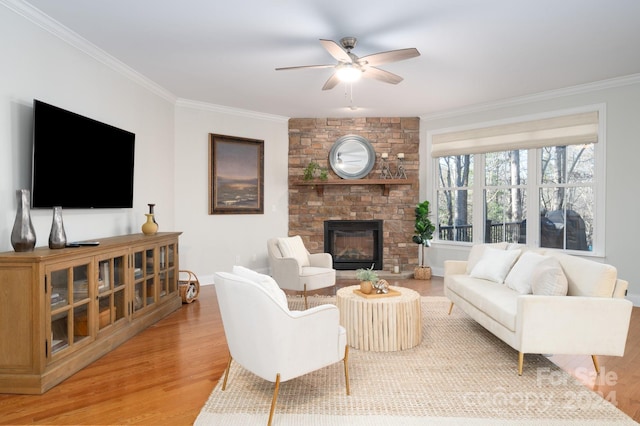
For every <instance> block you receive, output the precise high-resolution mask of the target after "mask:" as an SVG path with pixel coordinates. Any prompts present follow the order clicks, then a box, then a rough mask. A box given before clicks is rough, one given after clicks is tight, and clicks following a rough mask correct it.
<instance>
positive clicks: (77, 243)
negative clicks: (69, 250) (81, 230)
mask: <svg viewBox="0 0 640 426" xmlns="http://www.w3.org/2000/svg"><path fill="white" fill-rule="evenodd" d="M99 245H100V241H74V242H72V243H68V244H67V247H80V246H99Z"/></svg>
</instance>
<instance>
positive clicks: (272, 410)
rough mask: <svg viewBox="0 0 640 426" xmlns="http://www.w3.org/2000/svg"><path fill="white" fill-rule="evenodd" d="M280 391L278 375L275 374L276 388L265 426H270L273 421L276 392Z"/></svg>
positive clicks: (276, 398)
mask: <svg viewBox="0 0 640 426" xmlns="http://www.w3.org/2000/svg"><path fill="white" fill-rule="evenodd" d="M279 390H280V373H278V374H276V387H275V389H274V390H273V399H272V400H271V411H269V422H268V423H267V426H271V422H272V421H273V412H274V411H275V410H276V401H277V400H278V391H279Z"/></svg>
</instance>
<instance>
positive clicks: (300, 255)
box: [278, 235, 310, 267]
mask: <svg viewBox="0 0 640 426" xmlns="http://www.w3.org/2000/svg"><path fill="white" fill-rule="evenodd" d="M278 248H279V249H280V253H281V254H282V257H290V258H293V259H296V260H297V261H298V265H300V267H303V266H309V265H310V263H309V252H308V251H307V249H306V247H305V246H304V242H303V241H302V238H301V237H300V235H296V236H295V237H284V238H278Z"/></svg>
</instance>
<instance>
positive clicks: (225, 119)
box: [175, 101, 289, 284]
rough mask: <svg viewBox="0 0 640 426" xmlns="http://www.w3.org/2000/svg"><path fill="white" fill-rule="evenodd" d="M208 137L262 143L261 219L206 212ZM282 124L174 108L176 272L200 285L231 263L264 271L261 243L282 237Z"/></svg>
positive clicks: (191, 105)
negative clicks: (186, 272)
mask: <svg viewBox="0 0 640 426" xmlns="http://www.w3.org/2000/svg"><path fill="white" fill-rule="evenodd" d="M209 133H216V134H222V135H229V136H237V137H242V138H249V139H259V140H264V167H265V170H264V214H231V215H229V214H224V215H210V214H209V213H208V200H209V197H208V190H209V184H208V170H209V169H208V167H209V159H208V153H209ZM288 151H289V134H288V121H287V119H286V118H284V117H277V116H269V115H266V114H251V113H247V112H246V111H234V110H232V109H227V108H222V107H214V106H211V105H203V104H198V103H195V102H189V101H179V102H178V105H177V107H176V144H175V161H176V197H175V216H176V226H175V228H176V230H180V231H182V232H184V233H183V234H182V236H181V238H180V269H188V270H191V271H193V272H194V273H195V274H196V275H197V276H198V279H199V280H200V283H201V284H205V283H210V282H211V279H212V275H213V273H214V272H216V271H229V270H231V267H232V266H233V265H235V264H239V265H242V266H246V267H248V268H251V269H255V270H257V271H261V272H264V273H267V272H268V266H269V265H268V258H267V239H268V238H270V237H273V236H286V235H287V229H288V217H289V208H288V206H289V198H288V197H289V196H288Z"/></svg>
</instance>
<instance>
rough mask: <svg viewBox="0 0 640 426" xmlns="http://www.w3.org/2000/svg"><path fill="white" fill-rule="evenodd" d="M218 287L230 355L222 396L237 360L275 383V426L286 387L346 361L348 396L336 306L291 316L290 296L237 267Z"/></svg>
mask: <svg viewBox="0 0 640 426" xmlns="http://www.w3.org/2000/svg"><path fill="white" fill-rule="evenodd" d="M214 284H215V288H216V294H217V296H218V304H219V306H220V313H221V315H222V324H223V327H224V333H225V336H226V339H227V344H228V346H229V355H230V357H229V362H228V364H227V368H226V370H225V373H224V381H223V383H222V390H223V391H224V390H225V389H226V387H227V379H228V377H229V369H230V368H231V361H232V360H235V362H237V363H238V364H240V365H241V366H242V367H244V368H245V369H247V370H248V371H250V372H251V373H253V374H255V375H256V376H258V377H260V378H262V379H264V380H267V381H270V382H272V383H275V388H274V391H273V398H272V400H271V409H270V411H269V420H268V424H269V425H270V424H271V422H272V420H273V413H274V411H275V406H276V401H277V398H278V390H279V387H280V383H281V382H286V381H287V380H291V379H294V378H296V377H299V376H302V375H305V374H307V373H310V372H312V371H316V370H319V369H321V368H323V367H327V366H329V365H332V364H334V363H336V362H338V361H343V362H344V374H345V386H346V394H347V395H349V393H350V391H349V367H348V356H349V347H348V345H347V333H346V330H345V329H344V327H342V326H341V325H340V324H339V320H340V314H339V312H338V308H337V307H336V306H335V305H332V304H325V305H319V306H315V307H313V308H311V309H306V310H304V311H290V310H289V308H288V305H287V298H286V295H285V294H284V292H283V291H282V290H281V289H280V288H279V287H278V285H277V284H276V283H275V281H274V280H273V279H272V278H271V277H269V276H268V275H264V274H260V273H258V272H255V271H252V270H250V269H247V268H243V267H238V266H234V268H233V273H228V272H217V273H216V274H215V275H214Z"/></svg>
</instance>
